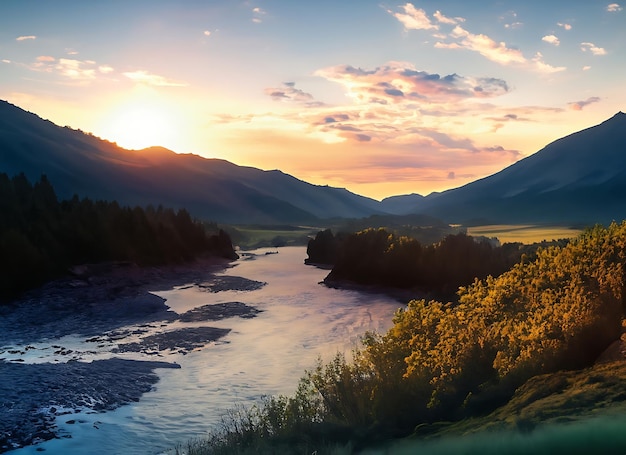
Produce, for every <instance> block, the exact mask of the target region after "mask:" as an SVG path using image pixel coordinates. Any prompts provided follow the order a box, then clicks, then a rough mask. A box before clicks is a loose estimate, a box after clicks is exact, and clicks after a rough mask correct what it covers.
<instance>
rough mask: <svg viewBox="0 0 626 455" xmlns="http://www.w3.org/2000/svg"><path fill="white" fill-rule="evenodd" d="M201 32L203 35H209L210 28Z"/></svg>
mask: <svg viewBox="0 0 626 455" xmlns="http://www.w3.org/2000/svg"><path fill="white" fill-rule="evenodd" d="M202 34H203V35H204V36H211V31H210V30H205V31H203V32H202Z"/></svg>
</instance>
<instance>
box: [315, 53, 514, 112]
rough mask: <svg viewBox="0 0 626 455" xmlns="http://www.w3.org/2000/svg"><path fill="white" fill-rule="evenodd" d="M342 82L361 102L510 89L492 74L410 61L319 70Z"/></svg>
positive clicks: (432, 99) (437, 99) (450, 97)
mask: <svg viewBox="0 0 626 455" xmlns="http://www.w3.org/2000/svg"><path fill="white" fill-rule="evenodd" d="M315 75H316V76H320V77H323V78H325V79H327V80H330V81H333V82H337V83H340V84H342V85H343V86H344V87H345V88H346V89H347V90H348V95H349V96H350V97H351V98H352V99H354V100H355V101H357V102H358V103H374V104H382V105H384V104H396V103H426V104H427V103H445V102H453V101H459V100H462V99H467V98H489V97H494V96H500V95H503V94H505V93H507V92H508V91H509V87H508V85H507V83H506V81H504V80H502V79H497V78H489V77H480V78H473V77H465V76H460V75H458V74H449V75H446V76H440V75H439V74H436V73H428V72H426V71H420V70H417V69H416V68H415V67H414V66H413V65H411V64H410V63H407V62H389V63H387V64H385V65H383V66H379V67H377V68H374V69H372V70H365V69H362V68H355V67H353V66H351V65H338V66H333V67H329V68H324V69H321V70H318V71H316V72H315Z"/></svg>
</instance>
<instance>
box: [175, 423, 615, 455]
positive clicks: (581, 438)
mask: <svg viewBox="0 0 626 455" xmlns="http://www.w3.org/2000/svg"><path fill="white" fill-rule="evenodd" d="M625 428H626V416H625V415H619V416H618V415H606V416H602V417H596V418H592V419H588V420H584V421H579V422H575V423H567V424H550V425H546V426H544V427H540V428H537V429H535V430H534V431H533V432H531V433H523V432H519V431H501V432H494V431H485V432H481V433H476V434H473V435H469V436H459V437H445V438H441V439H436V440H431V441H410V440H405V441H402V442H398V443H395V444H389V445H384V446H377V447H374V448H369V449H363V450H355V449H354V447H353V446H352V444H350V443H348V444H345V445H333V444H327V445H325V446H316V447H314V446H312V445H311V446H306V445H299V446H288V445H273V444H270V443H268V444H266V445H264V446H257V447H254V448H252V447H248V448H238V447H236V446H216V445H214V444H212V443H211V441H210V440H203V441H192V442H189V443H187V444H186V445H185V446H184V447H180V448H178V449H177V450H176V455H209V454H210V455H213V454H229V455H230V454H235V455H247V454H302V455H311V454H316V455H326V454H328V455H344V454H345V455H348V454H354V453H358V454H361V455H383V454H384V455H413V454H419V455H451V454H454V455H501V454H507V455H527V454H533V455H544V454H545V455H547V454H568V455H579V454H580V455H583V454H584V455H587V454H603V455H622V454H624V453H626V431H624V429H625Z"/></svg>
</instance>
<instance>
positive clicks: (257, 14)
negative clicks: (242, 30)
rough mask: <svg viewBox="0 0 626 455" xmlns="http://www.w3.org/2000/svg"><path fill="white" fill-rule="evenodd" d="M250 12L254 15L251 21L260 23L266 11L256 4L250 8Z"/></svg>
mask: <svg viewBox="0 0 626 455" xmlns="http://www.w3.org/2000/svg"><path fill="white" fill-rule="evenodd" d="M252 14H253V16H254V17H253V18H252V22H254V23H255V24H260V23H261V22H263V16H265V15H266V14H267V12H266V11H265V10H263V9H261V8H259V7H258V6H257V7H256V8H252Z"/></svg>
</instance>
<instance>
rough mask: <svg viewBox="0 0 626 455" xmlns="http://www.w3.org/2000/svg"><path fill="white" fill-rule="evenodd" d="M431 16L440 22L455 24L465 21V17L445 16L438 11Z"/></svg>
mask: <svg viewBox="0 0 626 455" xmlns="http://www.w3.org/2000/svg"><path fill="white" fill-rule="evenodd" d="M433 16H434V17H435V19H437V20H438V21H439V22H440V23H442V24H448V25H456V24H458V23H459V22H465V19H464V18H462V17H454V18H451V17H446V16H444V15H443V14H441V12H440V11H435V14H433Z"/></svg>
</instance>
